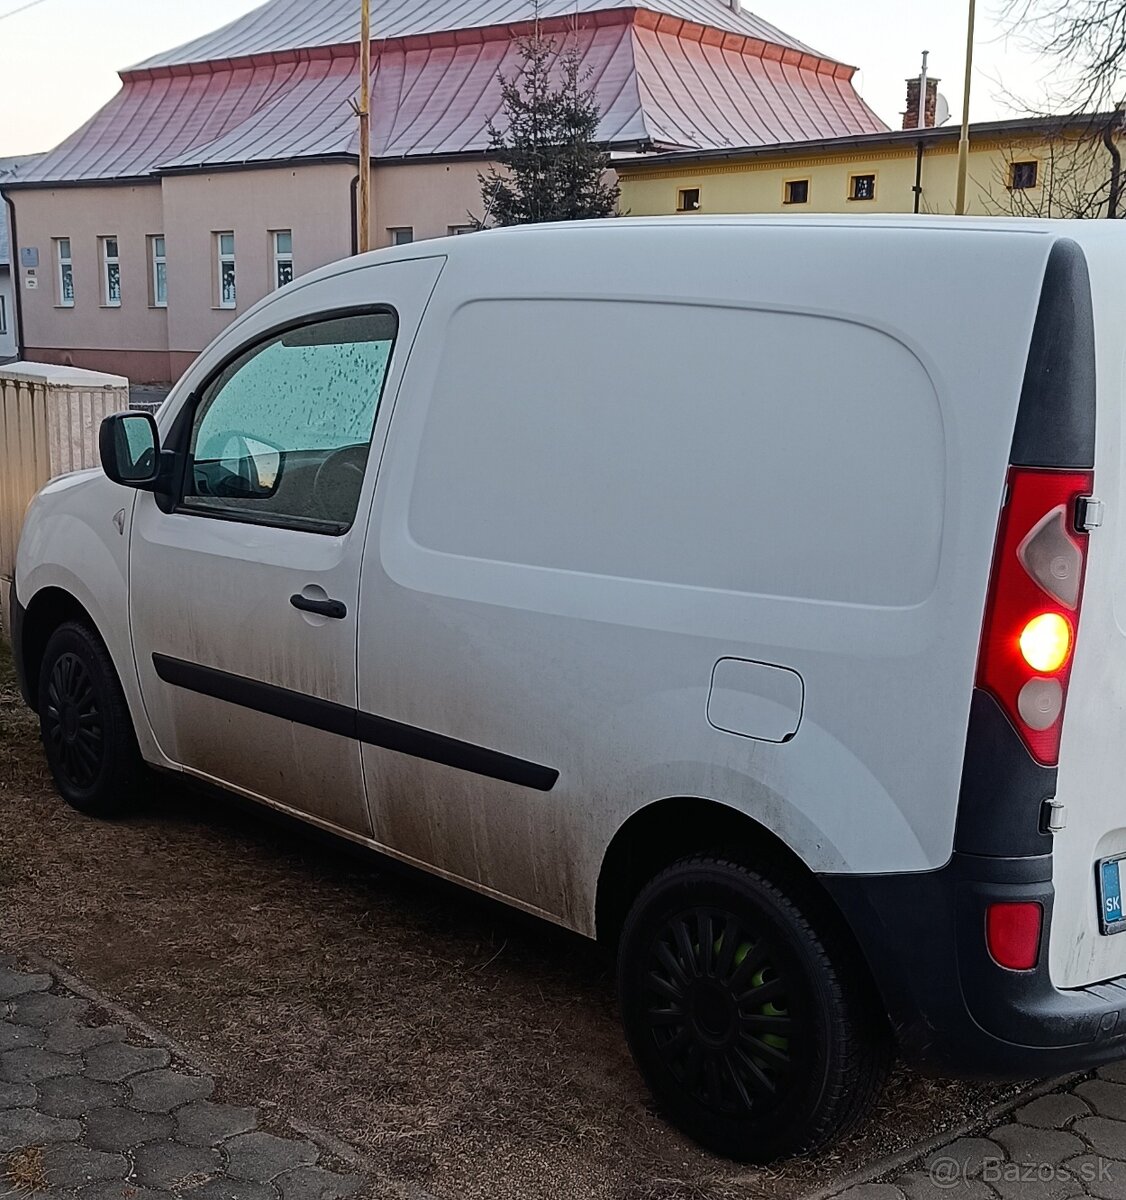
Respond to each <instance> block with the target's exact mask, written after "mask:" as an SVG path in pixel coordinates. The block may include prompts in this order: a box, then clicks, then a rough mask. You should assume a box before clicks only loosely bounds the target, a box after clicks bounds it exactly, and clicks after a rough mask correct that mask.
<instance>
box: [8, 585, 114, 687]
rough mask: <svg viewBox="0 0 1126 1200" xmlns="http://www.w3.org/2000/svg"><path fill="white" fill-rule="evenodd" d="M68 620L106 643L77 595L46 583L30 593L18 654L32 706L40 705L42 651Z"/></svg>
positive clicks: (21, 625) (23, 619)
mask: <svg viewBox="0 0 1126 1200" xmlns="http://www.w3.org/2000/svg"><path fill="white" fill-rule="evenodd" d="M67 621H80V622H81V623H82V624H83V625H86V626H88V627H89V628H90V629H91V630H93V632H94V633H96V634H97V635H98V637H99V638H100V639H101V640H102V642H103V644H104V643H105V636H104V635H103V633H102V631H101V630H100V629H99V628H98V623H97V621H95V620H94V618H93V617H92V616H91V615H90V612H89V611H88V610H87V608H86V607H85V606H84V605H83V604H82V602H81V601H80V600H78V598H77V597H76V596H74V595H73V594H72V593H71V592H68V591H67V590H66V589H65V588H61V587H57V586H48V587H45V588H42V589H40V590H39V591H38V592H36V593H35V595H34V596H32V598H31V600H30V601H29V603H28V605H27V607H26V608H25V609H24V612H23V616H22V619H21V622H20V646H19V654H20V661H21V664H22V668H23V681H24V687H25V689H26V691H27V696H26V699H27V701H28V703H29V704H30V705H31V707H32V708H38V705H39V673H40V668H41V667H42V665H43V654H44V652H45V651H46V649H47V643H48V642H49V641H50V640H51V635H52V634H53V633H54V632H55V630H56V629H58V628H59V626H60V625H64V624H65V623H66V622H67Z"/></svg>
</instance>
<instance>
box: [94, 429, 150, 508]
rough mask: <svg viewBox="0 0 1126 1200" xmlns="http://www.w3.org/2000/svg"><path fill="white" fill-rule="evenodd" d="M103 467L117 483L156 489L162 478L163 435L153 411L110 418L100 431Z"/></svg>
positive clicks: (99, 439)
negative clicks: (158, 428)
mask: <svg viewBox="0 0 1126 1200" xmlns="http://www.w3.org/2000/svg"><path fill="white" fill-rule="evenodd" d="M98 452H99V454H100V455H101V460H102V470H103V471H105V473H106V475H107V476H108V477H109V478H110V479H112V480H113V482H114V483H120V484H123V485H124V486H125V487H132V488H141V489H142V490H144V491H150V492H151V491H154V490H155V489H156V484H157V480H158V478H159V477H160V466H161V458H160V434H159V432H158V430H157V428H156V422H155V421H154V420H153V418H152V414H151V413H145V412H124V413H114V414H113V415H112V416H109V417H106V419H105V420H104V421H103V422H102V427H101V429H100V430H99V432H98Z"/></svg>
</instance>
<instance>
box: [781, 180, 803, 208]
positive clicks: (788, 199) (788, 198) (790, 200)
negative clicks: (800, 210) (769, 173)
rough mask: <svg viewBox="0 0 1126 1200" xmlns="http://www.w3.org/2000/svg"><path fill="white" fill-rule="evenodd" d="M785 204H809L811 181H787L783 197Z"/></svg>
mask: <svg viewBox="0 0 1126 1200" xmlns="http://www.w3.org/2000/svg"><path fill="white" fill-rule="evenodd" d="M782 203H783V204H808V203H809V180H808V179H789V180H787V181H786V188H785V194H784V195H783V197H782Z"/></svg>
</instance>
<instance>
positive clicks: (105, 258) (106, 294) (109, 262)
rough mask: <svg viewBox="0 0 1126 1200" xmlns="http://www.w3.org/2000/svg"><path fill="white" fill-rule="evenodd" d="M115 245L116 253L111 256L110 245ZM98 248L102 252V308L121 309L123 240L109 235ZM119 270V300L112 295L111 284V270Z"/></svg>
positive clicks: (100, 239)
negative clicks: (113, 268)
mask: <svg viewBox="0 0 1126 1200" xmlns="http://www.w3.org/2000/svg"><path fill="white" fill-rule="evenodd" d="M111 244H112V245H113V248H114V253H113V254H110V252H109V248H110V245H111ZM98 246H99V248H100V250H101V260H102V307H103V308H120V307H121V239H120V238H117V237H114V236H113V235H112V234H107V235H106V236H105V237H101V238H99V239H98ZM111 267H116V268H117V299H116V300H115V299H114V298H113V296H112V295H111V292H112V290H113V289H112V284H111V283H110V268H111Z"/></svg>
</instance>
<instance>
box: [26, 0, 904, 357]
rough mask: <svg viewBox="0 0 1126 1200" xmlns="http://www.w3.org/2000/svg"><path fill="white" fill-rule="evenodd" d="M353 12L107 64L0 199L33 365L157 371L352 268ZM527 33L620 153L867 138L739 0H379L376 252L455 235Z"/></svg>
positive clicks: (471, 201) (850, 91) (244, 30)
mask: <svg viewBox="0 0 1126 1200" xmlns="http://www.w3.org/2000/svg"><path fill="white" fill-rule="evenodd" d="M358 9H359V5H358V4H357V3H356V0H322V2H320V3H317V4H309V3H307V0H269V2H268V3H266V4H263V5H262V6H261V7H260V8H258V9H255V10H254V11H252V12H250V13H249V14H247V15H246V16H244V17H241V18H239V19H238V20H236V21H233V22H231V23H230V24H229V25H227V26H225V27H224V28H222V29H219V30H217V31H215V32H214V33H211V34H209V35H207V36H206V37H203V38H199V39H197V40H196V41H193V42H190V43H188V44H187V45H185V46H182V47H179V48H178V49H175V50H172V51H169V52H168V53H165V54H160V55H157V56H155V57H153V58H150V59H148V60H147V61H145V62H142V63H140V64H138V65H136V66H133V67H130V68H128V69H126V70H124V71H122V72H121V80H122V87H121V90H120V91H119V92H118V94H117V95H116V96H115V97H114V98H113V99H112V100H111V101H110V102H109V103H108V104H107V105H106V106H105V107H104V108H103V109H102V110H101V111H100V112H98V113H97V114H96V115H95V116H94V117H93V118H92V119H91V120H90V121H88V122H87V123H86V124H85V125H84V126H83V127H82V128H81V129H79V130H77V131H76V132H75V133H74V134H73V135H72V136H71V137H69V138H67V139H66V140H65V141H64V142H63V143H62V144H61V145H60V146H58V147H57V148H56V149H54V150H52V151H50V152H49V153H47V154H45V155H43V156H42V158H40V159H39V160H38V161H37V162H36V163H35V164H34V165H33V166H32V168H31V169H30V170H29V171H28V172H27V173H26V174H25V175H23V176H22V177H21V179H20V180H19V181H18V182H17V183H16V184H14V185H13V186H12V187H11V188H10V189H8V190H9V191H10V194H11V195H12V197H13V200H14V203H15V205H16V208H17V210H18V212H19V221H20V227H21V228H20V237H21V244H28V245H32V246H33V247H34V248H37V249H38V250H39V251H40V253H41V255H43V256H44V257H48V258H50V261H51V264H52V266H51V272H50V274H51V280H52V284H53V286H52V287H51V288H45V289H37V290H39V291H40V292H41V294H38V295H35V296H27V295H26V293H25V294H24V295H25V300H26V301H27V303H26V304H25V305H24V309H25V313H26V322H25V329H24V341H25V344H26V346H27V347H28V352H29V354H34V355H36V356H38V357H43V358H45V359H47V361H69V362H73V363H74V364H76V365H83V366H90V367H95V368H110V367H112V369H114V370H126V371H127V372H128V373H130V374H132V375H133V376H134V377H135V378H137V379H167V378H174V377H175V376H177V375H178V374H179V373H180V371H181V370H182V368H183V366H185V365H186V363H187V361H190V358H191V357H192V356H193V355H194V354H195V353H196V352H198V350H200V349H201V348H202V347H203V346H204V345H205V344H206V343H207V341H209V340H210V338H211V337H212V336H213V335H214V333H216V332H218V330H219V329H220V328H222V325H223V324H225V323H226V322H227V321H228V320H230V318H231V315H232V312H235V311H238V310H239V309H242V308H243V307H245V306H246V304H247V303H249V302H251V301H253V300H256V299H257V298H259V297H260V296H261V295H262V294H263V293H264V292H265V290H266V289H267V288H269V287H272V286H277V284H278V283H279V282H280V281H284V280H285V279H286V278H288V277H290V276H292V274H293V273H295V272H296V273H300V272H301V271H303V270H306V269H309V268H311V267H313V266H318V265H320V264H321V263H323V262H326V261H331V259H333V258H337V257H341V256H343V255H346V254H348V253H350V252H351V250H352V244H353V237H352V222H353V218H352V213H353V211H354V204H353V198H352V189H353V184H354V181H355V179H356V164H357V153H358V144H357V133H356V121H355V117H354V115H353V111H352V108H351V105H350V101H351V99H352V97H353V96H354V94H355V92H356V90H357V86H358V85H357V80H358V46H357V38H358V33H359V30H358V22H359V14H358ZM537 20H538V23H539V24H538V28H539V29H540V30H541V32H543V33H544V34H545V35H547V36H548V37H550V38H551V39H552V40H553V43H554V46H555V53H556V55H557V56H558V55H559V54H561V53H562V51H563V48H564V47H565V46H567V47H575V48H577V49H578V52H579V54H580V57H581V66H582V70H583V72H584V73H585V74H586V77H587V78H588V79H589V81H590V86H591V87H592V88H593V89H594V92H595V95H596V97H597V100H598V103H599V107H600V112H601V124H600V138H601V140H602V141H603V142H604V143H605V144H606V145H607V146H608V147H609V148H610V149H611V151H612V152H613V153H615V155H617V156H627V155H629V156H631V155H637V154H650V153H654V152H656V153H661V152H669V151H676V150H692V151H709V150H722V149H723V148H725V147H734V146H747V145H755V146H767V145H780V144H784V143H788V142H793V141H805V140H811V139H819V138H830V137H846V136H853V135H861V134H868V133H876V132H880V131H883V130H884V129H885V128H886V127H885V126H884V124H883V123H882V122H881V121H880V120H879V118H878V117H877V116H876V115H875V114H874V113H873V112H872V111H871V110H870V109H869V108H868V106H867V105H866V104H865V103H864V101H863V100H862V99H861V97H860V96H859V95H858V93H857V92H856V90H855V88H854V87H853V82H852V80H853V76H854V74H855V68H853V67H851V66H848V65H846V64H843V63H840V62H838V61H837V60H835V59H833V58H831V57H830V56H828V55H825V54H822V53H820V52H818V51H817V50H814V49H812V48H811V47H809V46H807V45H805V44H804V43H802V42H800V41H797V40H796V39H794V38H792V37H790V36H789V35H787V34H785V33H783V32H782V31H781V30H778V29H776V28H775V27H774V26H772V25H770V24H769V23H768V22H766V21H763V20H761V19H760V18H758V17H757V16H755V15H753V14H752V13H750V12H748V11H746V10H745V9H744V8H743V7H742V4H741V0H567V2H566V3H564V2H562V0H539V3H538V4H537V3H535V2H534V0H385V2H383V3H381V4H379V5H376V6H375V14H374V21H375V25H374V29H373V33H374V36H375V42H374V45H373V56H372V64H373V65H372V125H373V138H372V165H373V189H374V212H375V216H374V226H375V231H374V232H375V237H374V241H375V243H376V244H377V245H386V244H392V243H394V242H398V241H403V240H406V239H408V238H418V237H430V236H435V235H438V234H446V233H448V232H451V231H453V232H460V231H461V230H462V229H463V228H465V227H467V226H468V225H469V223H470V217H469V214H470V213H480V211H481V208H482V205H481V199H480V185H479V183H478V179H477V176H478V172H479V171H480V170H481V169H482V166H483V165H484V163H485V161H486V156H487V150H488V146H489V127H490V124H491V123H492V122H494V121H495V120H496V119H497V118H498V115H499V113H500V110H501V80H502V77H511V76H512V75H514V74H515V72H516V70H517V68H518V65H519V42H520V39H521V38H522V37H524V36H526V35H528V34H529V33H531V32H533V31H534V30H535V29H536V28H537V25H536V24H535V22H536V21H537ZM110 188H112V191H110V190H107V189H110ZM32 193H34V196H33V195H32ZM25 213H26V216H25V215H24V214H25ZM64 251H65V257H64V254H63V252H64ZM68 259H69V261H68ZM236 263H237V266H236V265H235V264H236ZM236 279H237V287H236V286H235V283H234V281H235V280H236ZM224 280H226V281H227V282H229V283H230V285H231V286H230V287H229V288H227V289H226V293H225V294H224V287H223V283H224ZM133 306H137V311H136V312H135V313H134V315H133V318H132V319H130V320H125V319H124V318H123V313H124V310H125V309H126V308H132V307H133Z"/></svg>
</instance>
